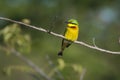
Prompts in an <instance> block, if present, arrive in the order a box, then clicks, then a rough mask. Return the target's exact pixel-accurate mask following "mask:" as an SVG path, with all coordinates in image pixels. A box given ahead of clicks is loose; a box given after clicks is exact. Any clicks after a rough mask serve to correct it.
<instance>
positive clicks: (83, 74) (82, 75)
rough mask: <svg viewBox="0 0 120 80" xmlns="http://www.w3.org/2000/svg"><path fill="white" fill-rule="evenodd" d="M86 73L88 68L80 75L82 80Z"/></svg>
mask: <svg viewBox="0 0 120 80" xmlns="http://www.w3.org/2000/svg"><path fill="white" fill-rule="evenodd" d="M85 73H86V68H83V70H82V73H81V75H80V80H83V78H84V76H85Z"/></svg>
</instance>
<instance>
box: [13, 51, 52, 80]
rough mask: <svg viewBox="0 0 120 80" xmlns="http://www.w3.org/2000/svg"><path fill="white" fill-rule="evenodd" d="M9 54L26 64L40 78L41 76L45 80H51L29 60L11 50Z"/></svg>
mask: <svg viewBox="0 0 120 80" xmlns="http://www.w3.org/2000/svg"><path fill="white" fill-rule="evenodd" d="M11 53H13V54H14V55H15V56H17V57H18V58H20V59H21V60H23V61H24V62H26V63H27V64H28V65H29V66H30V67H31V68H33V69H34V70H35V71H36V72H38V73H39V74H40V75H41V76H43V77H44V78H45V79H46V80H52V79H50V78H49V77H48V76H47V75H46V74H45V73H44V72H43V71H42V69H40V68H39V67H38V66H37V65H35V64H34V63H33V62H32V61H31V60H29V59H27V58H26V57H24V56H22V55H21V53H20V52H18V51H16V50H14V49H11Z"/></svg>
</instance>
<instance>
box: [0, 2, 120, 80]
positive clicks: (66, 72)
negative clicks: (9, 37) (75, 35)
mask: <svg viewBox="0 0 120 80" xmlns="http://www.w3.org/2000/svg"><path fill="white" fill-rule="evenodd" d="M119 3H120V0H0V16H2V17H7V18H11V19H14V20H18V21H21V20H22V19H24V18H26V19H29V20H30V21H31V25H35V26H38V27H42V28H45V29H48V30H52V31H53V32H56V33H59V34H63V33H64V30H65V27H66V24H65V23H64V22H65V21H66V20H68V19H71V18H74V19H77V20H78V22H79V27H80V32H79V39H78V40H80V41H83V42H85V43H88V44H90V45H93V38H95V42H96V45H97V46H99V47H101V48H104V49H107V50H112V51H120V43H119V37H120V4H119ZM9 24H12V23H9V22H7V21H2V20H0V29H3V28H4V27H5V26H6V25H9ZM21 29H22V32H23V33H27V34H29V35H30V36H31V43H30V44H31V52H30V53H29V54H23V55H24V56H25V57H26V58H28V59H30V60H31V61H33V62H34V63H35V64H36V65H38V66H39V67H40V68H42V70H43V71H44V72H45V73H46V74H49V73H50V71H51V70H52V69H53V68H51V67H50V65H49V63H48V59H46V56H47V55H49V57H50V59H51V61H52V62H53V63H54V65H55V66H58V65H59V63H58V62H59V57H58V56H57V53H58V51H59V50H60V47H61V40H62V39H61V38H58V37H55V36H52V35H49V34H47V33H44V32H40V31H37V30H34V29H32V28H28V27H25V26H21ZM0 41H1V42H0V43H1V44H3V42H2V37H0ZM61 59H62V60H63V61H64V63H65V64H66V65H74V64H75V65H79V66H81V67H82V68H85V69H86V73H85V75H84V79H83V80H120V55H112V54H107V53H104V52H100V51H97V50H92V49H90V48H87V47H84V46H81V45H77V44H72V45H71V46H70V47H69V48H68V49H66V50H65V51H64V56H63V57H62V58H61ZM10 65H26V64H25V63H24V62H23V61H21V60H20V59H19V58H17V57H15V56H14V55H8V56H7V55H6V53H5V52H3V51H0V80H36V78H35V76H33V74H34V73H28V72H24V71H19V70H13V71H12V73H11V74H10V75H9V76H8V75H5V74H3V69H4V68H5V67H8V66H10ZM59 71H60V73H61V74H62V75H63V77H64V78H65V80H73V79H74V80H79V77H80V74H79V73H78V72H77V71H75V70H74V69H73V68H71V67H69V66H68V67H65V68H64V69H61V70H59ZM31 74H32V75H31ZM37 76H38V77H39V78H41V76H39V75H38V74H37ZM57 76H58V75H56V74H53V76H52V78H54V79H56V80H61V79H59V78H58V77H57ZM40 80H45V79H44V78H42V79H40Z"/></svg>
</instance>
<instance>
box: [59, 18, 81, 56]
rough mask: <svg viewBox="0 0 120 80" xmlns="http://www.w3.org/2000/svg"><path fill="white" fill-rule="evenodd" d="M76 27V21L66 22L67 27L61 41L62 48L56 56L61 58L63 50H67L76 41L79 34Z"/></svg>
mask: <svg viewBox="0 0 120 80" xmlns="http://www.w3.org/2000/svg"><path fill="white" fill-rule="evenodd" d="M78 25H79V24H78V21H77V20H75V19H70V20H68V21H67V27H66V30H65V33H64V36H65V39H63V40H62V46H61V50H60V52H59V53H58V56H62V55H63V51H64V49H65V48H68V47H69V46H70V45H71V44H72V42H74V41H76V40H77V38H78V33H79V27H78Z"/></svg>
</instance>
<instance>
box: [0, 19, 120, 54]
mask: <svg viewBox="0 0 120 80" xmlns="http://www.w3.org/2000/svg"><path fill="white" fill-rule="evenodd" d="M0 20H5V21H9V22H14V23H17V24H20V25H24V26H27V27H30V28H33V29H36V30H38V31H42V32H45V33H49V34H51V35H54V36H57V37H59V38H64V39H65V37H64V36H63V35H60V34H57V33H54V32H51V31H49V30H46V29H43V28H41V27H39V28H38V27H36V26H32V25H29V24H25V23H23V22H19V21H15V20H12V19H9V18H4V17H0ZM74 43H76V44H79V45H83V46H86V47H88V48H91V49H95V50H98V51H101V52H105V53H109V54H120V52H115V51H110V50H106V49H102V48H99V47H97V46H92V45H89V44H86V43H84V42H82V41H74Z"/></svg>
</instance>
